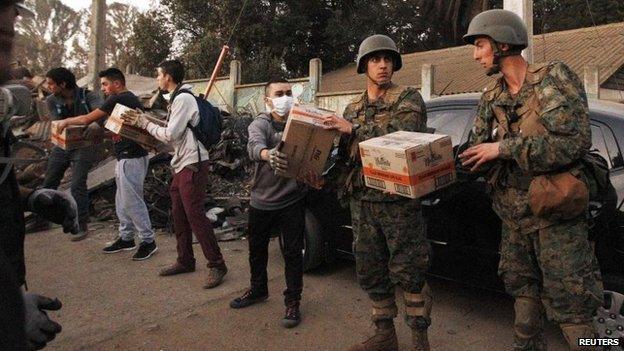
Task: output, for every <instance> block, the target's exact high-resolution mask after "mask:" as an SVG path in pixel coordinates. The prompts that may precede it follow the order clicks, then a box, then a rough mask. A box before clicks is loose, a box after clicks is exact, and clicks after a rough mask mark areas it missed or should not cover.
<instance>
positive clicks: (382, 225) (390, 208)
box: [340, 85, 430, 327]
mask: <svg viewBox="0 0 624 351" xmlns="http://www.w3.org/2000/svg"><path fill="white" fill-rule="evenodd" d="M343 117H344V118H345V119H347V120H349V121H351V122H352V123H357V124H359V125H360V128H358V129H356V130H355V132H354V133H353V134H352V135H351V136H347V137H343V138H342V139H341V145H340V153H341V154H348V156H349V157H350V159H351V160H352V162H353V169H352V171H351V173H350V176H349V180H348V181H347V186H346V187H345V189H347V194H346V195H347V196H348V197H349V200H350V207H351V216H352V221H353V233H354V246H353V248H354V253H355V260H356V269H357V276H358V281H359V283H360V285H361V286H362V288H363V289H364V290H365V291H366V292H367V293H368V295H369V297H370V298H371V300H373V301H374V305H375V303H381V304H382V305H383V301H388V299H391V300H392V301H391V302H388V304H387V306H386V307H388V308H386V309H384V308H379V309H378V311H382V312H379V313H375V314H374V315H373V320H374V321H376V320H379V319H391V318H394V317H395V316H396V314H397V313H396V305H394V286H395V285H397V284H398V285H399V286H400V287H401V288H402V289H403V290H404V291H405V292H406V293H411V294H420V293H421V291H423V287H424V286H425V276H424V274H425V272H426V271H427V269H428V267H429V256H430V248H429V244H428V243H427V241H426V236H425V224H424V219H423V216H422V212H421V209H420V203H419V202H418V201H417V200H411V199H407V198H404V197H401V196H398V195H391V194H386V193H384V192H382V191H379V190H375V189H371V188H368V187H366V186H365V185H364V179H363V174H362V165H361V161H360V157H359V154H358V152H359V149H358V143H359V142H361V141H364V140H367V139H370V138H374V137H379V136H382V135H385V134H388V133H392V132H395V131H399V130H407V131H418V132H424V131H425V130H426V124H427V115H426V111H425V106H424V102H423V100H422V98H421V96H420V94H419V93H418V91H417V90H416V89H413V88H403V87H399V86H397V85H392V86H391V87H390V88H389V89H388V91H387V92H386V94H385V95H384V96H383V97H382V98H380V99H379V100H377V101H375V102H370V101H368V95H367V93H366V92H364V94H362V95H361V96H360V97H358V98H357V99H355V100H354V101H353V102H351V103H350V104H349V105H348V106H347V107H346V109H345V111H344V113H343ZM424 293H428V292H427V291H423V294H424ZM414 305H415V306H414V307H422V304H420V305H421V306H416V305H419V303H415V304H414ZM380 307H384V306H380ZM427 308H430V306H427ZM383 311H385V312H383ZM426 316H427V318H426V321H425V322H426V323H427V325H428V323H429V319H428V314H427V315H426ZM406 319H407V322H408V324H409V325H410V326H412V327H416V324H418V323H420V324H423V321H422V320H421V321H416V320H415V318H413V316H412V317H410V316H409V315H408V316H406Z"/></svg>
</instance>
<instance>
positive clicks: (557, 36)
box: [321, 22, 624, 95]
mask: <svg viewBox="0 0 624 351" xmlns="http://www.w3.org/2000/svg"><path fill="white" fill-rule="evenodd" d="M402 57H403V68H402V69H401V70H400V71H398V72H396V73H395V76H394V77H393V81H394V82H395V83H398V84H402V85H408V86H414V87H420V84H421V67H422V65H423V64H427V63H428V64H432V65H434V66H435V83H434V85H435V86H434V92H435V94H436V95H445V94H458V93H465V92H477V91H481V90H482V89H483V88H484V87H485V86H486V85H487V83H488V82H489V79H490V78H489V77H487V76H486V75H485V74H484V72H483V69H482V68H481V67H480V66H479V65H478V64H477V63H476V62H475V61H474V59H473V58H472V46H471V45H465V46H458V47H452V48H447V49H440V50H431V51H424V52H416V53H412V54H404V55H402ZM533 57H534V61H535V62H548V61H555V60H561V61H564V62H565V63H567V64H568V65H569V66H570V67H571V68H572V69H573V70H574V71H575V72H576V73H577V74H578V75H579V76H581V77H582V75H583V67H584V66H585V65H587V64H592V65H596V66H598V67H599V69H600V84H603V83H605V82H606V81H607V80H609V78H610V77H611V76H612V75H614V73H616V72H618V70H622V69H624V22H619V23H613V24H606V25H602V26H597V27H589V28H581V29H573V30H567V31H560V32H553V33H547V34H540V35H534V36H533ZM364 77H365V76H364V75H358V74H357V73H356V71H355V63H353V64H350V65H348V66H346V67H343V68H340V69H338V70H336V71H333V72H329V73H327V74H324V75H323V77H322V79H321V92H323V93H326V92H339V91H351V90H362V89H363V88H364V86H365V80H364ZM618 90H624V87H621V88H620V89H618Z"/></svg>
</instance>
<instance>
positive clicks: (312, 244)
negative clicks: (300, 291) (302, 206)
mask: <svg viewBox="0 0 624 351" xmlns="http://www.w3.org/2000/svg"><path fill="white" fill-rule="evenodd" d="M322 263H323V227H322V226H321V223H320V222H319V220H318V219H317V218H316V216H315V215H314V214H313V213H312V211H310V210H307V209H306V212H305V231H304V236H303V271H304V272H308V271H311V270H314V269H316V268H318V267H319V266H320V265H321V264H322Z"/></svg>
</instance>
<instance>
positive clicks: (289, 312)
mask: <svg viewBox="0 0 624 351" xmlns="http://www.w3.org/2000/svg"><path fill="white" fill-rule="evenodd" d="M300 322H301V313H300V312H299V303H292V304H290V305H288V306H286V313H285V314H284V318H283V319H282V327H284V328H294V327H296V326H298V325H299V323H300Z"/></svg>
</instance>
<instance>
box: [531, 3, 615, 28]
mask: <svg viewBox="0 0 624 351" xmlns="http://www.w3.org/2000/svg"><path fill="white" fill-rule="evenodd" d="M533 13H534V21H533V30H534V32H535V34H541V33H549V32H554V31H560V30H568V29H574V28H584V27H591V26H593V25H594V24H596V25H600V24H606V23H614V22H621V21H622V20H624V2H622V1H615V0H592V1H587V0H536V1H535V3H534V8H533Z"/></svg>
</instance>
